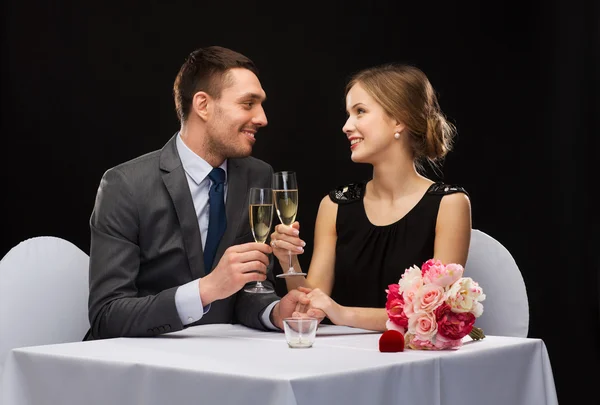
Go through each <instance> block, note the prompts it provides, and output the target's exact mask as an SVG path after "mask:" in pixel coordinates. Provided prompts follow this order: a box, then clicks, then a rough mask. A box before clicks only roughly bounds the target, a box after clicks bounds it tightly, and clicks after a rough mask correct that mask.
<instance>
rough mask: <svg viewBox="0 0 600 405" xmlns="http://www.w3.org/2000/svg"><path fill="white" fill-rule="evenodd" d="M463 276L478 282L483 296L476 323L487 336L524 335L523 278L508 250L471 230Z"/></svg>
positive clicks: (526, 314)
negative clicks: (481, 308) (481, 310)
mask: <svg viewBox="0 0 600 405" xmlns="http://www.w3.org/2000/svg"><path fill="white" fill-rule="evenodd" d="M464 276H465V277H471V278H472V279H473V280H475V281H477V282H478V283H479V285H480V286H481V288H482V289H483V293H484V294H485V295H486V298H485V301H483V302H482V304H483V314H482V315H481V316H480V317H479V318H477V320H476V321H475V326H477V327H480V328H481V329H483V331H484V333H485V334H487V335H495V336H512V337H527V333H528V331H529V302H528V300H527V290H526V288H525V281H524V280H523V276H522V275H521V271H520V270H519V267H518V266H517V263H516V262H515V260H514V259H513V256H512V255H511V254H510V252H509V251H508V250H507V249H506V248H505V247H504V246H503V245H502V244H501V243H500V242H498V241H497V240H496V239H494V238H492V237H491V236H489V235H488V234H486V233H485V232H482V231H480V230H478V229H473V230H472V232H471V245H470V247H469V257H468V258H467V263H466V264H465V272H464Z"/></svg>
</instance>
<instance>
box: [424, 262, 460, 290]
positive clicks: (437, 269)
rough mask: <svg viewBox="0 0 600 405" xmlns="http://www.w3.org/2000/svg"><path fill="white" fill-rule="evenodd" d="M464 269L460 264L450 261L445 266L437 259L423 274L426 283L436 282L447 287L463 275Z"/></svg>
mask: <svg viewBox="0 0 600 405" xmlns="http://www.w3.org/2000/svg"><path fill="white" fill-rule="evenodd" d="M463 272H464V269H463V267H462V266H461V265H460V264H456V263H450V264H448V265H447V266H444V265H443V264H442V262H440V261H439V260H437V261H436V262H435V263H434V264H430V265H429V266H428V267H427V272H426V273H424V274H423V282H424V283H425V284H435V285H439V286H440V287H442V288H446V287H448V286H449V285H451V284H452V283H454V282H455V281H456V280H458V279H460V278H461V277H462V275H463Z"/></svg>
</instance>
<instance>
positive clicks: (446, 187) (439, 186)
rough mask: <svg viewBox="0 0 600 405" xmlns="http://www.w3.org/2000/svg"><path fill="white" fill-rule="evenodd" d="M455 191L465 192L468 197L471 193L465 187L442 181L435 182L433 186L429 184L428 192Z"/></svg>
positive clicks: (438, 193)
mask: <svg viewBox="0 0 600 405" xmlns="http://www.w3.org/2000/svg"><path fill="white" fill-rule="evenodd" d="M454 193H465V194H466V195H467V197H468V196H469V193H467V191H466V190H465V189H464V188H463V187H461V186H457V185H451V184H446V183H442V182H438V183H433V184H432V185H431V186H429V189H428V190H427V194H434V195H447V194H454Z"/></svg>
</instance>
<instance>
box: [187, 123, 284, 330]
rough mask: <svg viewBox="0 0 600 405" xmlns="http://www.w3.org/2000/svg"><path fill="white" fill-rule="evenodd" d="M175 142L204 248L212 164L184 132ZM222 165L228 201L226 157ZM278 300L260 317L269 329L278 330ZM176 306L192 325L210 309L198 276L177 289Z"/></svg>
mask: <svg viewBox="0 0 600 405" xmlns="http://www.w3.org/2000/svg"><path fill="white" fill-rule="evenodd" d="M176 144H177V152H178V153H179V158H180V159H181V164H182V165H183V169H184V170H185V173H186V178H187V182H188V186H189V187H190V192H191V194H192V200H193V202H194V209H195V211H196V216H197V218H198V224H199V225H200V235H201V238H202V248H204V243H205V241H206V234H207V233H208V215H209V204H208V192H209V190H210V186H211V183H212V181H211V180H210V178H209V177H208V174H209V173H210V171H211V170H212V169H213V167H212V166H211V165H210V164H209V163H208V162H206V161H205V160H204V159H202V158H201V157H200V156H198V155H196V154H195V153H194V152H193V151H192V150H191V149H190V148H188V146H187V145H186V144H185V143H184V142H183V140H182V139H181V134H177V140H176ZM219 167H220V168H221V169H223V170H224V171H225V201H227V184H228V181H227V160H225V161H224V162H223V164H222V165H221V166H219ZM277 302H278V301H275V302H272V303H271V304H270V305H269V306H268V307H267V308H266V309H265V311H263V315H262V319H261V320H262V323H263V324H264V325H265V326H266V327H267V328H269V329H278V328H277V327H276V326H275V325H273V323H272V322H271V321H270V319H269V316H270V315H271V311H272V310H273V307H274V306H275V304H277ZM175 306H176V307H177V313H178V314H179V319H181V323H183V324H184V325H189V324H190V323H194V322H196V321H198V320H199V319H201V318H202V316H203V315H204V314H205V313H207V312H208V311H209V310H210V304H209V305H208V306H207V307H206V308H204V305H202V297H200V284H199V282H198V279H196V280H192V281H190V282H189V283H187V284H184V285H182V286H180V287H179V288H177V291H176V292H175Z"/></svg>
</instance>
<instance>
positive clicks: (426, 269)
mask: <svg viewBox="0 0 600 405" xmlns="http://www.w3.org/2000/svg"><path fill="white" fill-rule="evenodd" d="M432 266H442V267H444V265H443V264H442V262H441V261H440V260H436V259H429V260H427V261H426V262H425V263H423V265H422V266H421V274H422V275H423V277H425V274H427V273H428V272H429V269H430V268H431V267H432Z"/></svg>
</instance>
